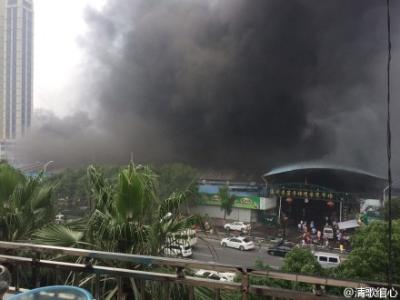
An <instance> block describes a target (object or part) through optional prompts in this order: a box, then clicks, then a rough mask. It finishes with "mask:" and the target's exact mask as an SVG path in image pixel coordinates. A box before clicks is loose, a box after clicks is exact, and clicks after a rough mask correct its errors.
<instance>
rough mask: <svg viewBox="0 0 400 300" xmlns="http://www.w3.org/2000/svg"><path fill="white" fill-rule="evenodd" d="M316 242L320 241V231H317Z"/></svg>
mask: <svg viewBox="0 0 400 300" xmlns="http://www.w3.org/2000/svg"><path fill="white" fill-rule="evenodd" d="M317 238H318V242H319V241H321V230H318V231H317Z"/></svg>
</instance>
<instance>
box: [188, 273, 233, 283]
mask: <svg viewBox="0 0 400 300" xmlns="http://www.w3.org/2000/svg"><path fill="white" fill-rule="evenodd" d="M194 275H195V276H198V277H203V278H208V279H214V280H219V281H229V282H233V280H234V278H235V275H236V274H235V273H230V272H217V271H209V270H198V271H197V272H196V273H195V274H194Z"/></svg>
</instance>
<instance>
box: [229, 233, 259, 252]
mask: <svg viewBox="0 0 400 300" xmlns="http://www.w3.org/2000/svg"><path fill="white" fill-rule="evenodd" d="M221 246H222V247H230V248H236V249H239V250H241V251H243V250H250V249H254V248H255V245H254V242H253V241H252V240H251V239H249V238H248V237H243V236H239V237H230V238H224V239H222V240H221Z"/></svg>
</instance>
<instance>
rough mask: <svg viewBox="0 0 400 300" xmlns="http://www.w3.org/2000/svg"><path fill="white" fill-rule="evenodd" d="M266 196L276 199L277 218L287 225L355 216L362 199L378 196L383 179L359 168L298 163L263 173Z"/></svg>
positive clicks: (341, 219)
mask: <svg viewBox="0 0 400 300" xmlns="http://www.w3.org/2000/svg"><path fill="white" fill-rule="evenodd" d="M263 179H264V180H265V183H266V186H267V187H268V191H267V195H268V197H269V198H274V199H275V200H276V202H277V214H278V219H279V220H282V219H284V220H285V221H287V222H288V225H295V224H298V223H299V222H300V221H306V222H311V221H313V222H314V224H316V226H317V227H322V226H324V225H325V224H326V223H327V222H328V223H332V222H342V221H346V220H350V219H355V218H357V216H358V214H359V213H360V204H361V203H362V201H363V199H381V197H382V191H383V190H384V189H385V186H386V182H387V181H386V179H385V178H383V177H380V176H378V175H375V174H372V173H370V172H366V171H363V170H360V169H355V168H349V167H341V166H337V165H329V164H321V163H300V164H294V165H289V166H284V167H279V168H276V169H273V170H271V171H269V172H267V173H265V174H264V175H263Z"/></svg>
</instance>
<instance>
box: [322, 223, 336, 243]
mask: <svg viewBox="0 0 400 300" xmlns="http://www.w3.org/2000/svg"><path fill="white" fill-rule="evenodd" d="M322 236H323V237H324V238H327V239H328V240H332V239H333V237H334V235H333V229H332V227H328V226H325V227H324V229H323V232H322Z"/></svg>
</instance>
